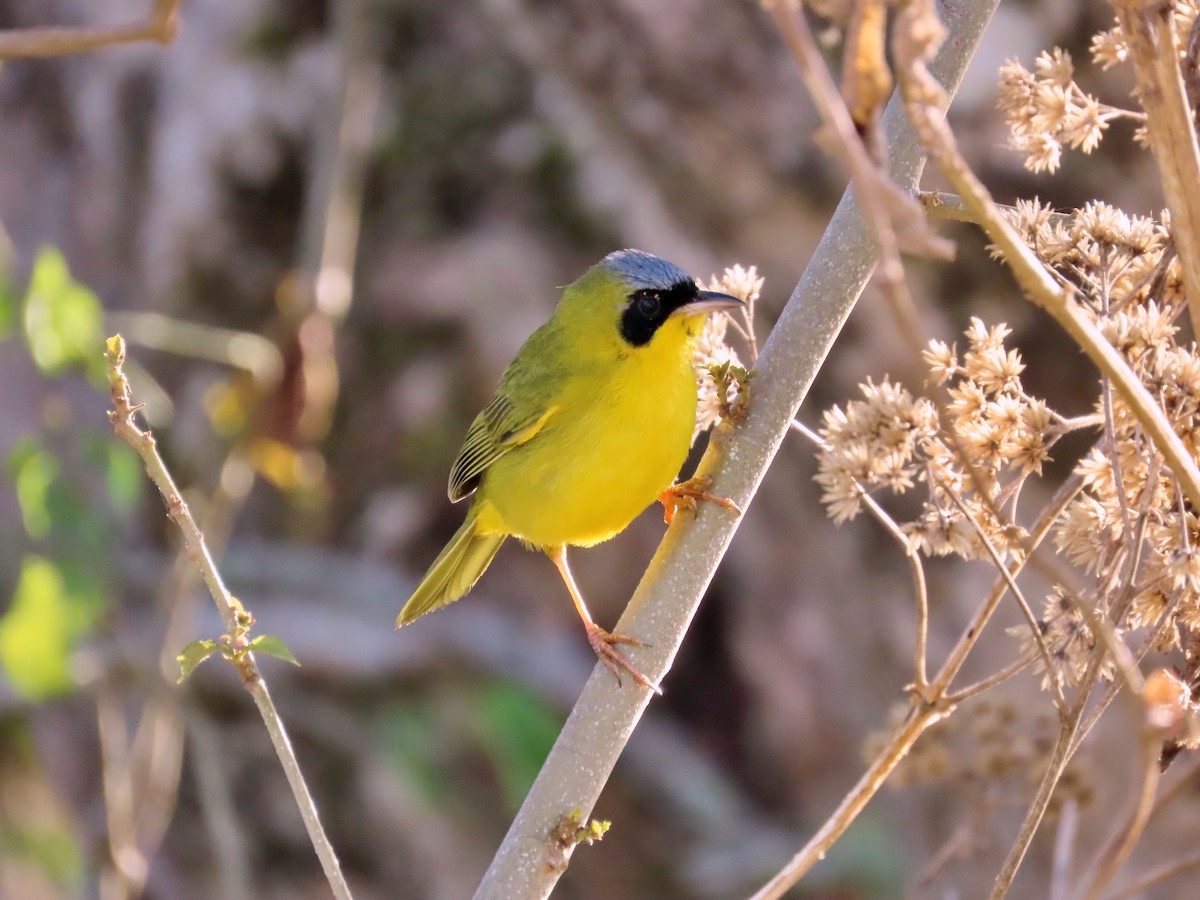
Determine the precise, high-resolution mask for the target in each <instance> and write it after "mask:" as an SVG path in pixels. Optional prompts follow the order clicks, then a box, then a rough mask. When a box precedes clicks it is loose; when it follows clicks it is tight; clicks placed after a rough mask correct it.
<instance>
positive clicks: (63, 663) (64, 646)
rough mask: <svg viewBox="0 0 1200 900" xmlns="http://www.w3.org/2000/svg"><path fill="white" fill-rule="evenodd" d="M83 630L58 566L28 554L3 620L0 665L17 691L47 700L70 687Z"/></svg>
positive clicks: (0, 628) (0, 633) (0, 636)
mask: <svg viewBox="0 0 1200 900" xmlns="http://www.w3.org/2000/svg"><path fill="white" fill-rule="evenodd" d="M82 630H83V628H82V627H81V622H80V621H79V615H78V611H77V610H75V609H73V608H72V603H71V600H70V597H69V595H68V593H67V587H66V583H65V581H64V580H63V577H62V574H61V573H60V571H59V569H58V567H57V566H55V565H54V563H52V562H50V561H49V560H47V559H43V558H41V557H39V556H27V557H25V559H24V561H23V562H22V564H21V574H20V576H19V577H18V579H17V589H16V591H15V592H14V593H13V599H12V603H11V604H10V605H9V608H8V611H7V612H6V613H5V614H4V616H3V618H0V665H3V666H4V671H5V673H6V674H7V675H8V680H9V681H10V682H12V686H13V688H14V689H15V690H16V691H17V693H19V694H21V695H22V696H23V697H26V698H27V699H30V700H42V699H45V698H47V697H53V696H56V695H58V694H62V693H65V692H66V691H68V690H70V689H71V687H72V684H73V679H72V678H71V672H70V666H69V657H70V653H71V649H72V646H73V644H74V642H75V639H76V637H77V636H78V634H79V633H80V632H81V631H82Z"/></svg>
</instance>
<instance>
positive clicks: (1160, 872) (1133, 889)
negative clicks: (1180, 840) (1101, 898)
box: [1108, 851, 1200, 900]
mask: <svg viewBox="0 0 1200 900" xmlns="http://www.w3.org/2000/svg"><path fill="white" fill-rule="evenodd" d="M1191 869H1200V851H1197V852H1196V853H1193V854H1192V855H1190V856H1184V857H1181V858H1179V859H1177V860H1174V861H1173V862H1169V863H1164V864H1163V865H1161V866H1159V867H1158V868H1156V869H1151V870H1150V871H1149V872H1147V873H1146V874H1145V875H1143V876H1142V877H1141V878H1139V879H1138V880H1137V881H1134V882H1132V883H1130V884H1128V885H1126V886H1125V887H1123V888H1121V890H1120V891H1118V892H1117V893H1115V894H1109V896H1108V900H1126V898H1128V897H1142V896H1144V895H1145V892H1146V890H1147V888H1152V887H1154V886H1155V885H1156V884H1162V883H1163V882H1164V881H1167V880H1169V879H1171V878H1175V877H1177V876H1179V875H1182V874H1183V873H1184V872H1187V871H1190V870H1191Z"/></svg>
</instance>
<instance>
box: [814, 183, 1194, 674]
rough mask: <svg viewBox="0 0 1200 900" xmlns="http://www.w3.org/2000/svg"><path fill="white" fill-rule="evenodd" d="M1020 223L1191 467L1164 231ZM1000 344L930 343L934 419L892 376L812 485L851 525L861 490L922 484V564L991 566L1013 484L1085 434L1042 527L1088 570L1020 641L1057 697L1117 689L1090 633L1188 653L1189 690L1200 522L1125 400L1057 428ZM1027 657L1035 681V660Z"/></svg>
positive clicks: (1190, 357)
mask: <svg viewBox="0 0 1200 900" xmlns="http://www.w3.org/2000/svg"><path fill="white" fill-rule="evenodd" d="M1013 218H1014V221H1015V223H1016V225H1017V227H1018V228H1019V229H1020V230H1021V231H1022V233H1023V234H1024V236H1025V238H1026V240H1027V241H1028V243H1029V245H1030V247H1032V248H1033V249H1034V250H1035V252H1037V253H1038V255H1039V256H1040V257H1041V259H1042V260H1043V261H1044V262H1045V263H1046V264H1047V266H1049V267H1050V268H1051V269H1052V270H1053V271H1054V272H1055V273H1056V274H1057V275H1058V276H1059V277H1060V278H1061V279H1062V281H1063V282H1064V285H1069V286H1070V287H1071V288H1073V289H1074V292H1075V296H1076V298H1077V300H1078V302H1079V304H1080V307H1081V309H1083V310H1085V311H1086V312H1087V314H1088V315H1089V316H1090V317H1091V318H1092V319H1093V320H1094V321H1095V323H1096V325H1097V327H1098V328H1099V330H1100V331H1101V333H1102V334H1103V335H1104V336H1105V337H1106V338H1107V339H1108V340H1109V341H1110V342H1111V343H1112V345H1113V346H1114V347H1115V348H1116V349H1117V350H1118V351H1119V352H1120V353H1121V355H1122V356H1123V357H1124V358H1125V359H1126V361H1127V362H1128V364H1129V366H1130V368H1131V370H1132V371H1133V372H1134V373H1135V374H1136V375H1137V376H1138V377H1139V378H1140V379H1141V380H1142V382H1143V383H1144V384H1145V385H1146V386H1147V388H1148V389H1149V390H1150V392H1151V394H1152V395H1153V396H1155V397H1157V398H1158V399H1159V402H1160V403H1161V405H1162V408H1163V410H1164V412H1165V413H1166V415H1167V418H1168V419H1169V420H1170V421H1171V422H1172V423H1174V425H1175V428H1176V431H1177V433H1178V434H1179V435H1180V437H1181V438H1182V439H1183V442H1184V444H1185V445H1186V446H1187V447H1188V448H1189V449H1191V450H1192V452H1193V453H1196V454H1197V455H1200V353H1198V352H1197V349H1196V346H1195V344H1187V345H1184V344H1180V343H1179V342H1178V340H1177V334H1178V328H1177V327H1176V326H1175V324H1174V320H1175V318H1176V317H1177V316H1178V315H1179V313H1180V312H1181V311H1182V309H1183V294H1182V287H1181V284H1180V276H1179V271H1178V266H1177V263H1176V261H1175V258H1174V253H1173V251H1172V250H1171V249H1170V247H1171V242H1170V234H1169V220H1166V219H1165V217H1164V221H1163V222H1155V221H1154V220H1152V219H1149V218H1145V217H1139V216H1129V215H1126V214H1125V213H1123V212H1121V211H1120V210H1117V209H1114V208H1112V207H1110V206H1107V205H1105V204H1102V203H1090V204H1088V205H1087V206H1086V207H1084V208H1083V209H1080V210H1076V211H1075V212H1074V213H1072V214H1069V215H1055V214H1052V213H1051V211H1050V210H1049V208H1048V207H1044V206H1041V205H1039V204H1038V203H1037V202H1036V201H1034V202H1029V203H1021V204H1019V205H1018V207H1017V209H1016V210H1015V212H1014V214H1013ZM1008 336H1009V330H1008V329H1007V328H1006V327H1005V326H1003V325H999V326H995V327H993V328H990V329H989V328H987V327H985V326H984V324H983V323H982V322H981V321H979V320H978V319H974V320H972V322H971V325H970V327H969V328H968V329H967V331H966V338H967V347H966V350H965V352H964V353H963V354H962V355H961V356H960V355H959V353H958V351H957V348H956V347H953V346H948V345H947V344H945V343H943V342H940V341H933V342H931V343H930V345H929V348H928V349H927V350H926V352H925V362H926V363H927V365H928V366H929V370H930V375H931V380H932V381H933V382H935V383H937V384H941V385H945V386H946V393H947V397H948V399H947V401H946V402H945V403H944V406H943V408H942V409H941V410H939V409H938V407H937V406H936V405H935V404H934V402H933V401H931V400H929V399H925V398H914V397H913V396H912V395H911V394H910V393H909V392H908V391H907V390H905V389H904V388H902V387H900V386H898V385H895V384H893V383H892V382H889V381H886V380H885V381H884V382H883V383H881V384H875V383H873V382H870V381H868V383H867V384H866V385H864V386H863V388H862V390H863V395H864V396H863V399H862V400H856V401H853V402H851V403H849V404H847V405H846V407H845V408H844V409H843V408H841V407H834V408H833V409H831V410H830V411H828V412H827V413H826V414H825V417H824V425H823V428H822V429H821V436H822V438H823V439H824V441H825V448H824V449H823V451H822V454H821V459H820V471H819V474H818V476H817V480H818V481H819V482H820V484H821V485H822V487H823V488H824V496H823V500H824V502H825V503H826V504H827V505H828V507H829V512H830V515H831V516H832V518H833V519H834V520H835V521H837V522H841V521H844V520H846V519H848V518H852V517H853V516H855V515H856V514H857V513H858V512H859V511H860V509H861V506H862V503H863V498H864V495H865V494H866V493H867V492H872V491H876V490H879V489H883V488H886V489H890V490H891V491H893V492H895V493H901V492H904V491H906V490H908V489H909V488H911V487H913V486H914V484H915V483H918V482H920V483H923V484H924V485H925V486H926V489H927V490H928V497H927V498H926V499H925V500H924V501H923V506H922V512H921V515H920V516H919V518H917V519H916V520H914V521H910V522H907V523H904V524H902V526H901V527H902V528H903V529H904V531H905V532H906V533H907V534H908V535H909V538H910V540H911V541H912V543H913V545H914V546H915V547H917V548H918V549H919V550H921V551H922V552H923V553H926V554H934V555H942V554H948V553H955V554H958V555H960V556H963V557H965V558H975V557H979V556H981V555H982V552H981V551H982V550H984V549H986V544H985V541H986V542H989V543H990V544H991V545H992V546H993V548H994V549H995V550H996V552H997V554H998V555H999V556H1001V557H1004V556H1005V555H1006V554H1007V555H1010V556H1011V555H1020V554H1021V553H1023V552H1024V547H1023V542H1024V540H1025V537H1026V534H1025V532H1024V530H1023V529H1022V528H1021V527H1020V525H1019V524H1017V523H1019V521H1020V518H1019V516H1018V510H1017V498H1018V495H1019V492H1020V489H1021V485H1022V484H1023V483H1024V482H1025V481H1026V480H1027V478H1028V477H1029V476H1030V475H1034V474H1040V473H1041V468H1042V464H1043V462H1045V460H1046V459H1048V455H1047V454H1048V452H1049V449H1050V447H1051V446H1052V445H1053V444H1054V442H1055V441H1056V440H1057V439H1058V438H1059V437H1061V435H1062V434H1063V433H1065V431H1066V430H1068V429H1070V428H1072V427H1089V426H1090V427H1095V428H1096V430H1097V434H1098V439H1097V441H1096V443H1095V444H1094V446H1093V447H1092V448H1091V450H1090V451H1088V452H1087V453H1085V454H1084V456H1083V458H1082V459H1081V460H1080V461H1079V462H1078V464H1077V465H1076V467H1075V472H1076V475H1077V476H1078V479H1079V485H1080V487H1079V491H1078V494H1077V496H1075V497H1074V498H1073V499H1072V500H1071V501H1070V503H1069V504H1068V505H1067V506H1066V508H1065V510H1064V512H1063V514H1062V515H1061V516H1060V518H1059V520H1058V521H1057V522H1056V524H1055V527H1054V531H1053V537H1054V543H1055V546H1056V547H1057V549H1058V550H1059V552H1060V553H1061V554H1062V555H1063V556H1064V557H1065V558H1066V559H1068V560H1069V561H1070V562H1071V563H1072V564H1073V565H1074V566H1076V567H1077V568H1078V569H1079V570H1081V574H1080V578H1079V581H1078V582H1075V583H1074V586H1072V587H1068V586H1067V585H1065V584H1057V585H1054V586H1053V587H1052V589H1051V590H1050V591H1049V592H1048V594H1047V597H1046V601H1045V607H1044V613H1043V616H1042V619H1041V622H1040V631H1039V634H1038V635H1037V636H1035V635H1033V634H1032V633H1031V631H1030V630H1029V629H1028V628H1020V629H1014V631H1016V632H1018V633H1021V634H1022V635H1023V636H1024V639H1025V641H1026V643H1027V645H1028V646H1027V647H1026V648H1025V650H1026V652H1032V651H1033V650H1034V649H1035V647H1036V645H1037V644H1038V642H1039V641H1040V643H1041V647H1040V648H1038V649H1043V650H1044V651H1045V653H1046V655H1048V657H1049V659H1050V661H1051V663H1052V667H1053V669H1054V671H1053V672H1048V673H1044V674H1045V675H1046V676H1047V677H1048V678H1051V677H1052V678H1054V679H1055V680H1057V681H1058V682H1059V683H1063V684H1077V683H1078V682H1079V681H1080V679H1081V678H1083V677H1084V675H1085V674H1086V673H1087V672H1089V671H1091V672H1092V673H1093V674H1094V675H1099V676H1101V677H1111V675H1112V671H1113V668H1112V663H1111V659H1107V658H1105V657H1104V654H1099V655H1098V653H1097V650H1098V648H1099V646H1100V645H1099V643H1098V640H1097V635H1096V633H1095V625H1096V623H1097V622H1098V621H1099V620H1100V619H1103V620H1105V621H1106V622H1107V623H1108V625H1107V626H1106V627H1108V628H1109V629H1110V635H1111V637H1113V638H1116V639H1127V638H1129V637H1130V636H1131V635H1132V634H1133V633H1134V632H1138V631H1139V630H1140V634H1141V635H1142V636H1143V638H1144V641H1143V642H1142V644H1141V645H1137V644H1135V647H1134V649H1135V652H1136V651H1137V649H1138V647H1139V646H1140V647H1141V649H1142V650H1144V649H1146V648H1153V649H1155V650H1159V651H1170V650H1175V651H1178V650H1182V651H1184V658H1185V663H1186V666H1185V668H1186V671H1187V672H1189V673H1192V674H1189V676H1188V677H1189V679H1190V678H1192V677H1193V675H1194V673H1196V672H1197V671H1200V517H1198V515H1197V511H1196V510H1193V509H1192V508H1191V507H1190V506H1189V504H1188V503H1187V502H1186V501H1185V500H1184V499H1183V497H1182V494H1181V492H1180V491H1179V489H1178V487H1177V485H1176V483H1175V481H1174V479H1173V478H1172V476H1171V473H1170V470H1169V468H1168V467H1167V465H1166V463H1165V461H1164V460H1163V458H1162V456H1161V455H1160V454H1159V452H1158V451H1157V449H1156V448H1155V447H1154V445H1153V444H1152V443H1151V442H1150V441H1149V440H1147V439H1146V437H1145V436H1144V435H1143V433H1142V430H1141V428H1140V426H1139V425H1138V423H1137V421H1136V419H1135V418H1134V416H1133V415H1132V413H1131V412H1130V410H1129V409H1128V407H1127V406H1126V404H1125V402H1124V401H1123V399H1122V398H1121V396H1120V395H1119V394H1118V393H1116V392H1114V391H1112V390H1111V389H1110V388H1109V386H1108V385H1107V384H1105V383H1101V384H1100V385H1099V393H1098V397H1097V400H1096V403H1095V413H1094V414H1093V415H1091V416H1088V417H1085V418H1083V419H1079V420H1075V421H1073V422H1068V421H1067V420H1065V419H1064V418H1062V417H1061V416H1059V415H1057V414H1056V413H1054V412H1053V411H1051V410H1050V409H1048V407H1047V406H1046V404H1045V403H1044V402H1043V401H1041V400H1039V399H1036V398H1033V397H1030V396H1029V395H1028V394H1027V393H1026V392H1025V390H1024V389H1023V387H1022V385H1021V379H1020V376H1021V372H1022V370H1023V364H1022V362H1021V358H1020V355H1019V354H1018V352H1017V351H1016V350H1012V349H1008V348H1007V347H1006V346H1005V339H1006V338H1007V337H1008ZM964 460H970V465H967V463H966V462H964ZM1081 583H1086V584H1087V587H1084V588H1081V587H1079V584H1081ZM1038 659H1039V662H1040V664H1041V665H1042V666H1043V668H1045V657H1044V656H1039V657H1038Z"/></svg>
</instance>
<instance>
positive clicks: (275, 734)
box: [105, 335, 350, 900]
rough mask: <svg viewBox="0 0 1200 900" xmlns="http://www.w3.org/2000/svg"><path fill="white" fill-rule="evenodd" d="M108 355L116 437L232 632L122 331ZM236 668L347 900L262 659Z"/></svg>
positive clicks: (228, 608) (232, 621)
mask: <svg viewBox="0 0 1200 900" xmlns="http://www.w3.org/2000/svg"><path fill="white" fill-rule="evenodd" d="M105 359H106V362H107V374H108V383H109V388H110V393H111V398H112V402H113V410H112V411H111V412H110V413H109V419H110V420H111V421H112V423H113V430H114V431H115V432H116V434H117V437H119V438H121V440H123V441H125V442H126V443H127V444H129V446H130V447H132V448H133V449H134V450H135V451H136V452H137V454H138V456H140V457H141V459H142V463H143V465H145V467H146V474H147V475H149V476H150V480H151V481H152V482H154V486H155V487H157V488H158V491H159V493H160V494H161V495H162V497H163V500H164V501H165V502H166V505H167V515H168V517H169V518H170V519H171V521H173V522H174V523H175V524H176V526H177V527H178V528H179V530H180V532H181V533H182V535H183V541H184V544H185V545H186V547H187V550H188V554H189V557H190V559H191V560H192V562H194V563H195V564H196V566H197V567H198V568H199V570H200V576H201V578H202V579H203V581H204V584H205V586H207V587H208V590H209V593H210V594H211V595H212V598H213V602H214V603H216V606H217V611H218V612H220V614H221V618H222V619H223V620H224V621H225V625H226V627H227V629H228V630H229V632H230V633H233V632H234V631H235V629H236V628H237V625H238V622H237V618H236V616H237V613H236V610H237V608H238V603H237V601H236V600H234V598H233V595H231V594H230V593H229V590H228V589H227V588H226V587H225V583H224V581H223V580H222V578H221V575H220V573H219V572H218V571H217V568H216V564H215V563H214V562H213V558H212V555H211V554H210V553H209V551H208V545H207V543H206V542H205V539H204V534H203V533H202V532H201V531H200V529H199V527H198V526H197V525H196V521H195V519H193V518H192V514H191V511H190V510H189V509H188V506H187V504H186V503H185V502H184V500H183V496H182V495H181V494H180V492H179V489H178V488H177V487H176V486H175V480H174V479H173V478H172V477H171V473H170V472H169V471H168V470H167V467H166V464H165V463H164V462H163V459H162V457H161V456H160V455H159V453H158V448H157V442H156V441H155V439H154V436H153V435H151V434H150V432H148V431H144V430H142V428H140V427H139V426H138V424H137V423H136V422H135V421H134V414H135V413H136V412H137V411H138V409H139V408H140V407H138V406H135V405H134V404H133V401H132V395H131V392H130V387H129V381H128V380H127V379H126V377H125V372H124V371H123V368H122V367H123V365H124V363H125V342H124V341H123V340H122V339H121V336H120V335H116V336H115V337H112V338H109V340H108V343H107V347H106V352H105ZM238 668H239V672H238V674H239V675H240V676H241V678H242V683H243V685H244V686H245V687H246V690H247V691H249V692H250V695H251V696H252V697H253V698H254V702H255V704H256V705H257V706H258V709H259V712H260V713H261V714H262V717H263V722H264V723H265V724H266V726H267V732H268V734H269V735H270V736H271V743H272V744H273V745H274V747H275V752H276V754H277V755H278V756H279V761H280V764H281V765H282V766H283V770H284V774H285V775H286V776H287V780H288V784H289V785H290V786H291V789H292V796H293V797H294V798H295V801H296V805H297V806H298V807H299V809H300V814H301V817H302V818H303V819H304V825H305V828H306V829H307V830H308V835H309V839H310V840H311V841H312V844H313V849H314V850H316V853H317V856H318V857H319V858H320V860H321V866H322V868H323V869H324V870H325V877H326V878H327V879H328V880H329V884H330V887H332V888H333V892H334V895H335V896H336V897H338V898H339V900H343V898H344V900H349V898H350V888H349V887H348V885H347V884H346V880H345V877H344V876H343V875H342V871H341V867H340V866H339V864H338V861H337V856H336V854H335V853H334V850H333V846H332V845H331V844H330V843H329V839H328V838H327V837H326V836H325V830H324V828H323V827H322V825H321V820H320V817H319V816H318V814H317V808H316V804H315V803H314V802H313V799H312V796H311V794H310V793H309V791H308V787H307V785H306V784H305V783H304V776H303V774H302V773H301V771H300V764H299V762H298V761H297V760H296V755H295V752H294V751H293V750H292V746H291V742H290V741H289V740H288V736H287V732H286V730H285V729H284V726H283V721H282V720H281V719H280V717H279V713H278V711H277V710H276V709H275V706H274V704H273V702H272V701H271V696H270V694H269V693H268V692H267V684H266V682H265V681H264V680H263V677H262V674H261V673H260V672H259V670H258V664H257V663H256V662H255V661H254V655H253V654H252V653H247V654H246V655H245V660H244V662H243V663H241V664H240V665H239V667H238Z"/></svg>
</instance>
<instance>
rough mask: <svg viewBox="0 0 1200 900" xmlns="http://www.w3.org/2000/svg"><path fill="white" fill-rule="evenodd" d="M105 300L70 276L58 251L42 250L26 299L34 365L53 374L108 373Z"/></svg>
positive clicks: (27, 323) (28, 329)
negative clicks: (105, 366) (71, 371)
mask: <svg viewBox="0 0 1200 900" xmlns="http://www.w3.org/2000/svg"><path fill="white" fill-rule="evenodd" d="M101 318H102V313H101V307H100V301H99V300H98V299H97V298H96V295H95V294H94V293H92V291H91V289H89V288H88V287H86V286H85V285H82V284H80V283H79V282H77V281H75V279H73V278H72V277H71V272H70V270H68V268H67V261H66V259H64V258H63V255H62V253H61V252H60V251H59V250H58V249H56V248H54V247H43V248H42V249H41V250H39V251H38V255H37V259H36V260H34V264H33V275H32V276H31V277H30V280H29V291H28V293H27V294H26V295H25V323H24V324H25V340H26V341H27V342H28V343H29V352H30V354H31V355H32V356H33V361H34V362H35V363H37V366H38V368H39V369H41V370H42V371H43V372H45V373H47V374H50V375H54V374H58V373H59V372H62V371H63V370H64V369H68V368H70V367H72V366H84V367H86V368H87V369H88V370H89V371H90V372H91V373H92V374H94V375H97V376H99V375H101V374H103V360H102V358H101V356H100V353H99V350H100V346H101V343H102V341H103V340H104V334H103V331H102V328H101V325H102V322H101Z"/></svg>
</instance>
